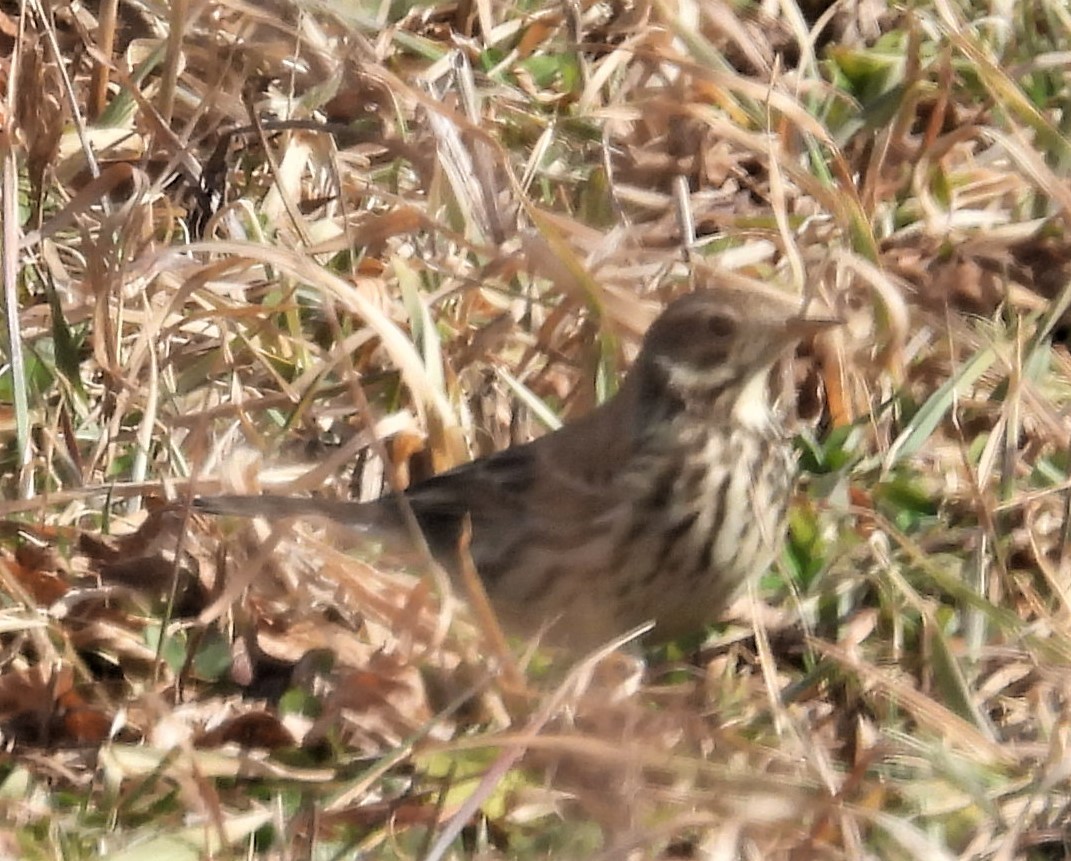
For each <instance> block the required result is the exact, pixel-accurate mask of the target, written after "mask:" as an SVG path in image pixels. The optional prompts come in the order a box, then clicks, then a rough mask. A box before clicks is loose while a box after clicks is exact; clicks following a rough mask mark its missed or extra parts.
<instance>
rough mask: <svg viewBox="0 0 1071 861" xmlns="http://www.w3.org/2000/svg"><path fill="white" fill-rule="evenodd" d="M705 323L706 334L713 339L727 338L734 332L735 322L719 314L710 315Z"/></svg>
mask: <svg viewBox="0 0 1071 861" xmlns="http://www.w3.org/2000/svg"><path fill="white" fill-rule="evenodd" d="M705 322H706V328H707V332H708V333H709V334H711V335H713V336H714V337H715V338H728V337H729V336H730V335H731V334H733V332H735V331H736V321H735V320H733V319H731V318H729V317H725V316H723V315H721V314H712V315H710V316H709V317H707V319H706V321H705Z"/></svg>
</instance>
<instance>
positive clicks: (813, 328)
mask: <svg viewBox="0 0 1071 861" xmlns="http://www.w3.org/2000/svg"><path fill="white" fill-rule="evenodd" d="M843 325H844V321H843V320H841V319H840V318H839V317H833V316H824V315H823V316H814V317H796V318H794V319H792V320H789V321H788V322H787V323H786V324H785V329H786V331H787V334H788V336H789V337H790V338H796V339H799V340H802V339H803V338H810V337H812V336H813V335H820V334H821V333H822V332H827V331H829V330H830V329H832V328H834V327H836V326H843Z"/></svg>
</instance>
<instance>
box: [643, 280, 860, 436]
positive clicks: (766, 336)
mask: <svg viewBox="0 0 1071 861" xmlns="http://www.w3.org/2000/svg"><path fill="white" fill-rule="evenodd" d="M839 323H840V321H839V320H837V319H836V318H834V317H833V316H832V315H831V314H829V313H827V312H825V309H822V308H818V307H809V306H806V305H805V303H804V300H802V299H801V298H800V297H798V296H790V295H788V294H786V293H782V292H780V291H778V290H775V289H773V288H769V287H761V286H754V287H752V286H749V287H718V288H715V289H709V290H701V291H697V292H695V293H690V294H689V295H687V296H683V297H682V298H680V299H677V300H676V301H674V302H672V303H671V304H670V305H669V306H668V307H667V308H666V309H665V310H664V311H663V312H662V314H661V315H660V316H659V317H658V319H657V320H655V322H654V323H652V324H651V327H650V328H649V329H648V331H647V334H646V336H645V337H644V339H643V346H642V347H641V349H640V354H639V356H638V357H637V359H636V369H637V372H638V373H639V374H640V375H641V378H643V380H644V382H645V385H644V388H645V389H647V390H648V391H652V389H651V386H656V387H658V388H662V389H663V391H665V392H666V393H667V394H671V395H672V396H673V397H674V398H676V399H680V400H681V401H684V402H689V401H693V400H695V399H697V398H698V399H701V401H702V402H704V403H712V402H718V403H723V404H726V405H728V406H730V407H731V408H732V409H733V411H734V413H736V414H738V417H739V418H741V419H742V420H744V421H747V420H748V415H749V411H750V410H751V408H752V407H754V409H755V414H756V419H755V420H756V421H758V420H759V411H760V410H765V411H766V412H768V403H769V399H768V397H767V394H766V390H765V387H766V377H767V372H768V371H769V370H770V368H771V367H772V366H773V365H774V363H775V362H776V361H777V360H778V358H780V357H781V356H783V355H784V354H785V353H787V352H788V351H789V350H790V349H792V348H793V347H794V346H795V345H796V344H797V343H798V342H799V341H800V340H801V339H803V338H806V337H808V336H810V335H814V334H817V333H819V332H822V331H824V330H826V329H828V328H830V327H831V326H835V325H837V324H839Z"/></svg>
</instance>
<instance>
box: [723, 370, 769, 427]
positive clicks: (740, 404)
mask: <svg viewBox="0 0 1071 861" xmlns="http://www.w3.org/2000/svg"><path fill="white" fill-rule="evenodd" d="M769 376H770V369H769V367H767V368H765V369H763V370H762V371H761V372H759V373H757V374H755V375H754V376H753V377H751V379H750V380H748V381H747V382H746V383H745V384H744V385H743V387H742V388H741V389H740V390H739V393H738V394H737V395H736V400H735V402H734V403H733V407H732V417H733V421H735V422H736V423H737V424H738V425H739V426H740V427H743V428H746V429H748V430H753V431H760V432H763V431H768V430H769V429H770V428H771V426H772V425H773V424H774V414H773V410H772V409H771V407H770V387H769V379H768V378H769Z"/></svg>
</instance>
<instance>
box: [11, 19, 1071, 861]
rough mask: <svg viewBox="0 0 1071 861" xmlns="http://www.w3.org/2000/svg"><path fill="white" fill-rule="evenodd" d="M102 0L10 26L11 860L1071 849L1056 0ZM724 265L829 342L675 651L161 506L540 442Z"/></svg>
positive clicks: (326, 539)
mask: <svg viewBox="0 0 1071 861" xmlns="http://www.w3.org/2000/svg"><path fill="white" fill-rule="evenodd" d="M108 5H109V4H107V3H105V4H102V8H97V7H96V6H95V5H92V4H91V8H89V9H88V10H87V9H82V8H81V7H79V8H78V10H75V9H73V8H71V7H68V6H66V5H64V4H59V3H57V4H53V7H54V8H53V9H52V10H51V14H50V17H49V16H45V15H43V14H42V13H41V11H40V10H39V9H38V8H37V6H36V5H32V4H29V5H26V6H25V7H24V8H22V9H21V10H20V9H19V8H16V7H15V6H14V5H12V4H4V5H2V6H0V41H3V44H4V47H5V51H4V54H3V56H4V59H3V61H0V81H2V82H3V84H4V88H3V92H4V94H5V95H4V96H3V98H2V99H0V119H2V121H3V124H4V134H3V135H2V136H0V192H2V196H0V206H2V211H0V224H2V237H0V243H2V248H0V250H2V253H3V257H2V260H3V269H2V272H0V277H2V281H3V290H4V296H5V307H6V308H8V309H17V313H15V312H14V311H12V312H11V313H9V314H8V315H7V320H8V329H7V338H6V339H5V343H7V344H9V345H11V346H10V348H5V356H6V358H7V360H8V361H7V363H6V364H5V366H4V368H3V374H2V376H0V403H2V407H0V409H2V410H3V416H4V417H5V419H6V421H5V422H4V432H5V445H4V447H3V450H2V455H3V458H4V469H3V471H2V479H0V480H2V482H3V498H4V499H5V500H7V501H6V502H3V503H0V508H2V509H3V514H4V515H5V516H6V517H7V518H8V519H7V520H6V521H5V522H4V529H3V539H2V541H3V543H2V547H0V732H2V737H3V740H4V747H3V750H4V753H3V754H2V755H0V808H2V809H3V811H4V816H3V823H4V825H3V826H2V828H0V855H3V856H4V857H22V858H88V857H108V858H113V859H119V858H122V859H127V861H129V859H140V858H148V857H153V858H160V857H163V856H162V854H161V853H166V856H167V857H169V858H183V859H184V858H191V859H192V858H199V857H206V856H211V857H253V856H256V857H264V858H340V857H356V856H357V855H358V854H359V853H363V854H361V857H377V858H393V857H405V858H447V857H470V856H472V857H486V858H492V857H518V858H534V857H556V858H603V859H618V858H624V857H635V858H646V857H662V858H711V859H721V858H748V859H752V858H764V859H778V858H786V859H787V858H791V859H802V858H812V857H813V858H852V859H854V858H875V857H880V858H903V859H914V858H935V859H939V858H961V859H975V858H994V859H1002V861H1003V859H1035V858H1037V859H1042V858H1055V857H1063V856H1064V855H1066V854H1067V853H1068V852H1069V851H1071V837H1069V835H1071V827H1069V811H1071V784H1069V777H1071V769H1069V765H1068V763H1069V761H1071V760H1069V758H1068V753H1067V749H1068V740H1069V739H1068V727H1069V721H1071V711H1069V704H1068V693H1067V692H1068V687H1069V684H1071V554H1069V551H1068V547H1069V544H1068V540H1067V539H1068V531H1069V527H1071V518H1069V516H1068V510H1069V506H1071V502H1069V497H1068V488H1069V486H1071V484H1069V481H1068V470H1069V458H1068V442H1069V438H1071V423H1069V421H1068V418H1067V415H1068V407H1069V405H1071V356H1069V355H1068V350H1067V346H1066V343H1065V340H1066V337H1067V333H1068V325H1067V324H1068V319H1069V318H1068V314H1067V307H1068V305H1069V303H1071V289H1069V288H1068V283H1069V277H1068V276H1069V273H1071V265H1069V263H1071V244H1069V242H1068V240H1067V235H1068V229H1067V225H1068V221H1069V218H1071V190H1069V186H1068V183H1067V181H1066V178H1065V177H1066V174H1067V169H1068V164H1069V156H1071V151H1069V147H1068V144H1067V142H1066V139H1065V133H1066V130H1067V124H1068V121H1067V117H1068V116H1071V112H1069V97H1071V91H1069V88H1068V86H1067V76H1065V75H1064V69H1065V67H1066V66H1067V64H1068V57H1069V56H1071V55H1069V54H1068V53H1067V52H1068V47H1069V43H1071V16H1069V15H1068V12H1067V9H1066V8H1065V7H1064V5H1063V4H1062V3H1060V2H1058V0H1036V2H1030V3H1024V4H992V5H991V6H985V7H983V6H981V5H980V4H970V3H963V4H953V3H951V2H936V3H934V4H932V5H931V4H915V5H916V8H913V9H912V10H911V11H910V12H905V11H903V10H900V9H896V8H892V7H886V6H885V5H883V4H882V3H880V2H875V0H850V2H845V3H842V4H839V5H837V6H836V7H832V8H830V9H828V10H825V9H824V7H825V6H826V5H827V4H824V3H806V4H801V5H800V6H799V7H797V6H793V5H792V4H791V3H781V4H765V5H764V7H763V9H760V8H758V7H757V6H755V5H753V4H730V3H722V2H709V3H692V2H690V0H684V2H679V3H677V4H668V3H664V2H659V0H654V2H646V0H638V2H636V3H631V4H630V3H625V2H622V3H606V4H594V5H588V6H586V7H585V6H583V5H570V4H559V5H554V4H551V5H547V6H545V7H539V6H531V7H524V6H522V7H518V8H513V7H510V6H507V5H505V4H491V3H488V2H486V0H477V2H475V3H466V2H461V3H459V4H458V5H456V6H442V7H433V6H413V7H412V8H406V7H405V6H404V5H403V4H393V5H391V4H380V5H379V6H374V5H371V6H368V7H367V8H363V9H360V10H359V11H355V9H354V7H352V6H346V7H345V9H344V8H343V7H342V4H341V3H339V4H337V7H338V8H335V6H333V5H331V4H327V3H324V4H311V3H308V4H306V5H304V6H301V7H295V6H290V5H285V4H283V3H277V4H270V5H266V4H261V5H257V4H240V3H232V2H229V0H224V2H218V3H217V2H210V3H204V4H189V3H180V2H174V3H172V4H170V6H169V7H167V9H166V11H165V12H164V13H162V14H160V13H158V12H156V11H153V10H154V9H155V8H156V6H155V5H154V6H151V7H145V8H143V7H139V6H134V5H126V4H124V5H122V6H120V7H119V8H118V16H117V17H115V18H113V17H112V15H111V14H110V13H109V10H108V8H107V6H108ZM163 8H164V7H163V6H161V9H163ZM20 13H21V16H20ZM167 16H170V17H167ZM728 278H740V279H743V278H750V279H757V280H762V281H767V282H774V283H777V284H779V285H781V286H783V287H784V288H785V289H789V290H797V291H798V290H804V289H806V290H813V291H817V292H818V293H820V294H821V295H823V296H824V297H825V299H826V300H827V301H828V302H830V303H831V304H833V305H835V306H836V307H838V308H839V309H841V312H842V314H843V315H844V316H845V317H846V319H847V320H848V325H847V326H846V327H844V331H843V332H842V334H841V336H840V337H839V340H837V341H835V342H830V343H827V344H824V345H822V346H821V347H819V348H816V349H815V350H814V351H813V352H812V354H811V355H809V356H806V357H803V358H804V359H805V361H803V362H801V364H800V367H801V372H800V382H801V387H802V389H803V391H804V394H805V397H804V406H805V407H806V409H805V410H804V412H805V418H806V419H807V421H806V422H805V423H804V424H803V425H802V426H801V428H800V431H801V436H800V449H801V462H802V464H803V469H804V477H805V482H804V490H803V492H802V493H801V495H800V498H799V500H798V502H797V505H796V506H795V507H794V510H793V519H792V531H791V541H790V544H789V547H788V548H787V549H786V552H785V554H784V558H783V560H782V563H781V564H780V565H779V566H778V570H777V571H775V572H773V573H771V574H770V575H768V576H767V577H766V578H764V579H763V580H762V581H761V583H760V584H759V585H758V587H757V589H756V590H754V594H753V595H751V596H749V597H748V598H747V599H746V600H744V601H742V602H741V604H740V605H739V607H738V608H737V611H738V612H737V614H736V615H735V617H734V619H731V620H729V621H728V622H727V623H726V624H725V625H723V626H720V627H718V628H716V629H715V630H713V631H712V632H711V634H710V637H709V638H708V639H707V640H706V641H705V643H703V644H702V646H701V647H700V648H698V649H696V650H695V652H694V653H692V652H691V651H690V647H689V649H684V650H682V649H677V648H671V649H667V650H664V651H663V652H662V653H660V654H658V655H651V656H648V657H649V659H650V666H649V667H648V668H647V669H644V667H643V666H642V665H641V664H640V663H639V662H638V661H637V660H636V659H635V658H633V657H628V656H627V652H626V654H622V653H621V652H611V651H610V650H607V651H606V652H604V653H601V654H597V655H592V656H589V657H587V658H585V659H582V660H573V659H566V658H561V657H559V658H555V657H554V656H549V657H548V656H546V655H543V654H540V653H533V652H532V651H530V650H528V649H527V647H526V644H515V645H516V649H515V653H514V654H508V655H501V654H497V655H496V656H495V657H493V658H492V657H488V656H487V654H488V650H487V649H486V648H485V645H484V644H485V642H486V636H487V634H486V633H485V632H486V630H487V623H486V622H485V621H477V622H473V621H471V619H470V617H469V614H468V613H467V612H465V611H464V610H463V609H459V607H460V605H459V604H458V603H457V602H455V601H452V600H441V598H442V597H443V596H441V595H440V592H439V588H438V587H437V586H436V582H437V581H436V579H435V578H433V577H430V578H429V577H425V578H414V577H412V576H410V575H409V574H407V573H406V572H405V571H399V570H396V568H392V567H391V566H387V565H384V564H383V560H382V559H379V558H378V557H377V555H376V554H375V552H374V550H375V548H369V547H368V546H367V545H366V544H365V545H358V546H357V547H356V548H354V547H348V546H343V542H344V541H345V540H347V539H352V536H342V535H337V534H326V533H324V532H323V531H322V530H318V529H316V528H313V527H309V526H307V525H300V524H298V525H294V524H290V525H286V526H283V527H280V528H278V529H275V530H274V531H259V532H258V530H261V529H262V526H254V525H240V524H227V525H225V526H224V528H223V531H222V532H221V531H220V525H219V524H216V523H213V522H208V521H202V520H200V519H199V518H196V517H192V516H190V515H189V513H188V512H187V511H186V510H185V508H184V507H183V505H182V504H181V502H182V501H183V500H185V499H187V498H188V496H189V494H190V493H191V492H195V491H196V492H210V491H211V490H213V489H214V488H217V487H219V486H221V485H223V486H227V487H230V488H238V489H240V490H243V491H249V492H254V491H256V490H258V489H260V488H269V487H270V488H273V489H276V490H282V491H287V492H305V491H312V490H316V491H318V492H321V493H328V494H338V495H348V494H349V493H350V492H351V491H353V492H359V493H362V494H374V493H376V492H378V491H379V489H380V488H381V487H382V486H383V484H384V482H388V483H390V482H394V483H397V482H402V483H404V482H405V481H407V480H410V479H412V478H418V477H420V476H422V475H424V474H427V473H429V472H432V471H438V470H441V469H443V468H446V467H448V466H450V465H452V464H455V463H458V462H460V461H462V460H464V459H466V458H468V457H470V456H471V455H472V454H482V453H486V452H488V451H491V450H494V449H498V448H501V447H504V446H506V445H508V444H510V443H511V442H514V441H519V440H525V439H528V438H530V437H531V436H532V435H534V434H537V433H540V432H541V431H542V429H543V428H545V427H548V426H553V425H554V424H555V423H557V422H558V421H560V420H564V419H568V418H569V417H572V416H575V415H579V414H582V413H583V412H585V411H586V410H588V409H590V408H591V406H592V405H593V404H595V403H597V402H598V401H599V400H600V399H602V398H604V397H605V396H606V395H607V394H608V393H609V392H610V391H612V389H613V386H614V385H615V382H616V381H617V380H618V379H619V376H620V372H621V370H622V368H623V367H625V366H626V364H627V362H628V359H629V356H630V355H631V353H630V351H631V350H632V348H633V347H634V345H635V342H636V335H637V333H639V332H642V330H643V328H644V326H645V325H646V323H647V322H648V321H649V320H650V319H651V315H652V314H653V313H654V311H655V310H656V309H657V307H658V306H659V304H660V303H662V302H663V301H665V300H666V299H667V298H669V297H670V296H673V295H676V294H677V293H680V292H683V291H686V290H688V289H691V288H692V286H693V285H694V284H695V283H703V282H707V281H710V280H712V279H728ZM815 393H824V398H822V399H821V400H819V399H816V398H815V397H814V396H813V395H814V394H815ZM354 463H356V464H357V466H356V468H354V467H353V464H354ZM384 463H388V464H390V465H391V466H390V467H389V468H388V469H386V470H384V469H383V466H382V465H383V464H384ZM163 500H171V501H176V502H178V503H179V504H175V505H166V504H162V501H163ZM348 543H349V544H352V543H353V542H352V540H349V542H348ZM411 564H415V565H416V567H420V561H419V560H417V561H416V563H411ZM633 654H634V653H633Z"/></svg>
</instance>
